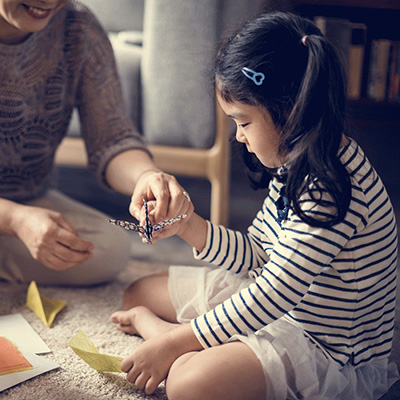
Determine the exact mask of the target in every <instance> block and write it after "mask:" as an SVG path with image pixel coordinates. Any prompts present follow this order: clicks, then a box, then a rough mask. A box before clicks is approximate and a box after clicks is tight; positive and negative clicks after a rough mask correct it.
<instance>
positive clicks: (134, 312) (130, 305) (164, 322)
mask: <svg viewBox="0 0 400 400" xmlns="http://www.w3.org/2000/svg"><path fill="white" fill-rule="evenodd" d="M123 308H124V310H125V311H117V312H115V313H113V314H112V315H111V321H112V322H114V323H115V324H117V328H118V329H119V330H121V331H123V332H126V333H130V334H131V335H140V336H141V337H143V338H144V339H150V338H151V337H152V336H154V335H159V334H160V333H163V332H166V331H167V330H170V329H172V328H174V327H175V326H176V324H177V321H176V312H175V308H174V306H173V305H172V301H171V297H170V295H169V291H168V272H163V273H161V274H157V275H150V276H146V277H144V278H142V279H139V280H137V281H135V282H133V283H132V284H131V285H130V286H129V287H128V288H127V289H126V290H125V293H124V296H123Z"/></svg>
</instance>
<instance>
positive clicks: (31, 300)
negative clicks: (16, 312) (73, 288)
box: [26, 281, 67, 328]
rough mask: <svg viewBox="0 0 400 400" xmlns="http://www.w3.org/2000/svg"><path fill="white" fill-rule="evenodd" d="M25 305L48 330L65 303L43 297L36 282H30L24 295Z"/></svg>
mask: <svg viewBox="0 0 400 400" xmlns="http://www.w3.org/2000/svg"><path fill="white" fill-rule="evenodd" d="M26 305H27V306H28V307H29V308H30V309H31V310H32V311H33V312H34V313H35V314H36V315H37V316H38V317H39V318H40V319H41V320H42V321H43V323H44V324H45V325H46V326H48V327H49V328H50V327H51V324H52V323H53V321H54V318H55V317H56V315H57V314H58V313H59V312H60V311H61V310H62V309H63V308H64V307H65V306H66V305H67V303H66V302H65V301H62V300H53V299H49V298H48V297H46V296H43V295H42V294H40V293H39V290H38V288H37V286H36V282H35V281H32V282H31V283H30V285H29V288H28V293H27V295H26Z"/></svg>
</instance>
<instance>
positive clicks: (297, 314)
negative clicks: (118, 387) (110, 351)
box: [111, 13, 398, 400]
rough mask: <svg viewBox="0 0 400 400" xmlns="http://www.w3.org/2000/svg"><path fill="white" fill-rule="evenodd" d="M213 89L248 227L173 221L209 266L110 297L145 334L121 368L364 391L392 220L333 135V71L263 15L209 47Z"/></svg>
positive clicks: (371, 178)
mask: <svg viewBox="0 0 400 400" xmlns="http://www.w3.org/2000/svg"><path fill="white" fill-rule="evenodd" d="M215 87H216V92H217V97H218V101H219V103H220V105H221V107H222V109H223V110H224V111H225V112H226V114H227V115H229V116H230V117H231V118H232V119H233V120H234V121H235V123H236V125H237V132H236V139H237V141H239V142H241V143H243V145H244V147H245V160H246V163H247V165H248V166H249V168H250V170H251V171H252V173H253V176H252V182H253V184H254V185H256V186H259V187H265V186H266V185H268V187H269V193H268V197H267V198H266V199H265V202H264V204H263V207H262V209H261V210H260V211H259V212H258V214H257V216H256V217H255V219H254V221H253V223H252V225H251V226H250V227H249V229H248V233H247V234H242V233H239V232H235V231H232V230H229V229H226V228H224V227H222V226H215V225H213V224H211V223H210V222H208V221H205V220H203V219H202V218H201V217H200V216H198V215H197V214H193V215H191V216H190V217H189V221H188V222H187V224H186V225H184V226H177V227H176V228H175V229H176V230H177V233H178V235H179V236H180V237H182V238H183V239H184V240H186V241H187V242H188V243H189V244H191V245H192V246H193V247H194V249H195V258H196V259H200V260H204V261H208V262H210V263H212V264H215V265H216V266H218V267H220V268H219V269H212V268H208V267H204V268H203V267H170V269H169V272H168V275H167V274H164V275H157V276H150V277H146V278H143V279H141V280H139V281H138V282H135V283H133V284H132V285H131V286H130V287H129V288H128V289H127V291H126V292H125V295H124V308H125V309H126V311H119V312H116V313H114V314H113V315H112V317H111V319H112V321H113V322H114V323H116V324H117V327H118V329H120V330H122V331H124V332H127V333H130V334H139V335H141V336H142V337H143V338H144V339H146V341H145V342H144V343H143V344H142V345H141V346H139V347H138V348H137V349H135V350H134V352H133V353H132V354H131V355H130V356H128V357H127V358H126V359H125V360H124V361H123V362H122V364H121V368H122V369H123V370H124V371H126V372H127V379H128V381H129V382H133V383H135V384H136V386H137V387H139V388H144V389H145V391H146V392H147V393H151V392H153V391H154V390H155V388H156V387H157V385H158V384H159V383H160V382H161V381H162V380H163V379H164V378H165V377H166V376H167V375H168V378H167V381H166V391H167V395H168V398H169V399H179V400H183V399H230V400H232V399H242V400H243V399H246V400H249V399H257V400H259V399H308V400H309V399H325V400H326V399H363V400H366V399H377V398H379V397H380V396H381V395H383V394H384V393H385V392H386V391H387V390H388V388H389V387H390V386H391V384H393V382H394V381H396V379H397V376H398V373H397V369H396V366H395V365H394V364H389V363H388V357H389V354H390V351H391V346H392V335H393V323H394V313H395V296H396V265H397V229H396V222H395V218H394V214H393V209H392V206H391V203H390V200H389V198H388V195H387V193H386V190H385V188H384V186H383V184H382V181H381V180H380V178H379V176H378V175H377V173H376V171H375V170H374V169H373V167H372V166H371V165H370V163H369V161H368V159H367V158H366V157H365V155H364V154H363V152H362V150H361V148H360V147H359V146H358V145H357V144H356V143H355V142H354V141H353V140H352V139H350V138H348V137H346V136H345V135H344V134H343V132H344V117H345V92H346V91H345V78H344V73H343V69H342V66H341V63H340V61H339V58H338V56H337V54H336V53H335V51H334V49H333V47H332V46H331V44H330V43H329V42H328V41H327V40H326V39H325V37H324V36H323V35H322V34H321V32H320V31H319V30H318V29H317V28H316V27H315V26H314V25H313V24H312V23H311V22H310V21H308V20H305V19H302V18H300V17H297V16H294V15H291V14H283V13H274V14H263V15H260V16H258V17H257V18H255V19H254V20H251V21H249V22H248V23H246V24H244V26H243V27H241V28H240V29H239V31H237V32H236V33H235V34H234V35H233V36H232V37H230V38H229V39H228V40H227V41H226V42H225V43H224V44H223V46H222V48H221V49H220V51H219V54H218V57H217V61H216V68H215Z"/></svg>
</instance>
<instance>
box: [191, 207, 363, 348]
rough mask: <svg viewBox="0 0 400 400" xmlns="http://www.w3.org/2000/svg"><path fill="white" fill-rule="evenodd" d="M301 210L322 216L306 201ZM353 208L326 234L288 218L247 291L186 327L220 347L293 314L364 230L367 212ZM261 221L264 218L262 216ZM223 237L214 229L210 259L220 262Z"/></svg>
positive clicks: (325, 230)
mask: <svg viewBox="0 0 400 400" xmlns="http://www.w3.org/2000/svg"><path fill="white" fill-rule="evenodd" d="M303 207H305V208H307V209H308V212H310V213H313V214H320V215H321V214H323V213H326V212H327V210H326V208H324V207H319V206H317V205H315V204H314V203H313V202H311V201H310V200H309V199H304V201H303ZM353 207H354V208H352V207H351V208H350V209H349V211H348V213H347V216H346V219H345V220H344V221H343V222H342V223H340V224H338V225H335V226H334V227H331V228H314V227H311V226H309V225H307V224H306V223H304V222H303V221H302V220H301V219H300V218H298V217H297V216H296V215H293V214H292V215H291V217H290V218H289V220H288V221H287V222H286V223H285V228H284V230H283V232H282V233H281V235H280V237H279V240H278V242H277V243H276V244H275V245H274V247H273V250H272V252H271V254H270V259H269V261H268V262H267V263H266V264H265V265H264V267H263V269H262V273H261V275H260V276H258V277H257V278H256V279H255V281H254V282H253V283H251V284H250V285H249V286H248V287H247V288H245V289H243V290H241V291H240V292H238V293H236V294H234V295H233V296H232V297H230V298H229V299H227V300H226V301H224V302H223V303H221V304H220V305H218V306H217V307H216V308H215V309H213V310H211V311H209V312H207V313H205V314H203V315H200V316H199V317H197V318H195V319H194V320H192V321H191V324H192V329H193V331H194V333H195V334H196V336H197V338H198V340H199V341H200V342H201V343H202V345H203V346H204V347H210V346H214V345H218V344H222V343H224V342H226V341H227V340H228V339H229V338H230V337H231V336H233V335H234V334H241V333H244V332H247V331H253V332H255V331H257V330H259V329H260V328H262V327H263V326H265V325H267V324H268V323H270V322H272V321H274V320H276V319H278V318H280V317H281V316H282V315H284V314H286V313H288V312H289V311H291V310H293V309H294V308H295V307H296V306H297V305H298V304H299V303H300V302H301V300H302V298H303V297H304V296H305V295H306V294H307V292H308V291H309V290H310V287H311V286H312V284H313V283H314V282H315V280H316V278H317V277H318V275H319V274H320V273H321V272H322V271H323V270H324V268H328V267H329V266H330V265H331V263H332V260H333V259H334V258H335V257H336V256H337V255H338V254H339V253H340V251H341V250H342V249H343V247H344V246H345V245H346V243H347V242H348V241H349V240H350V238H351V237H352V236H353V235H354V234H355V233H356V232H357V230H358V229H362V228H363V227H364V226H365V224H366V221H365V218H364V217H363V215H365V214H366V213H367V207H366V206H363V205H361V204H353ZM360 210H361V211H360ZM263 219H268V216H265V215H264V217H263ZM267 222H268V221H267ZM214 230H215V229H214ZM224 235H225V236H224ZM225 237H226V234H225V233H222V231H221V230H220V229H219V232H218V233H217V234H214V237H213V238H210V249H209V250H207V251H208V252H209V253H212V252H215V255H214V256H213V257H214V258H215V259H218V258H221V255H219V253H220V251H221V250H219V249H222V250H223V249H225V248H226V245H224V244H223V243H219V242H221V241H222V242H224V240H225ZM243 242H244V243H245V242H246V241H245V240H244V241H243Z"/></svg>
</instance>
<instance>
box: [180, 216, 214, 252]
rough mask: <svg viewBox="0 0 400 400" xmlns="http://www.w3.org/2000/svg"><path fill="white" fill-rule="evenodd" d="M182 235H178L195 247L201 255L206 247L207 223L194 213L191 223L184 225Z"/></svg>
mask: <svg viewBox="0 0 400 400" xmlns="http://www.w3.org/2000/svg"><path fill="white" fill-rule="evenodd" d="M183 229H184V230H183V232H182V233H178V236H180V237H181V238H182V239H183V240H184V241H185V242H187V243H188V244H190V245H191V246H192V247H194V248H195V249H196V250H197V252H198V253H201V252H202V251H203V249H204V247H205V246H206V239H207V222H206V220H205V219H204V218H202V217H200V216H199V215H198V214H196V213H194V214H193V215H192V217H191V218H190V220H189V221H187V223H186V224H185V225H184V228H183Z"/></svg>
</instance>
